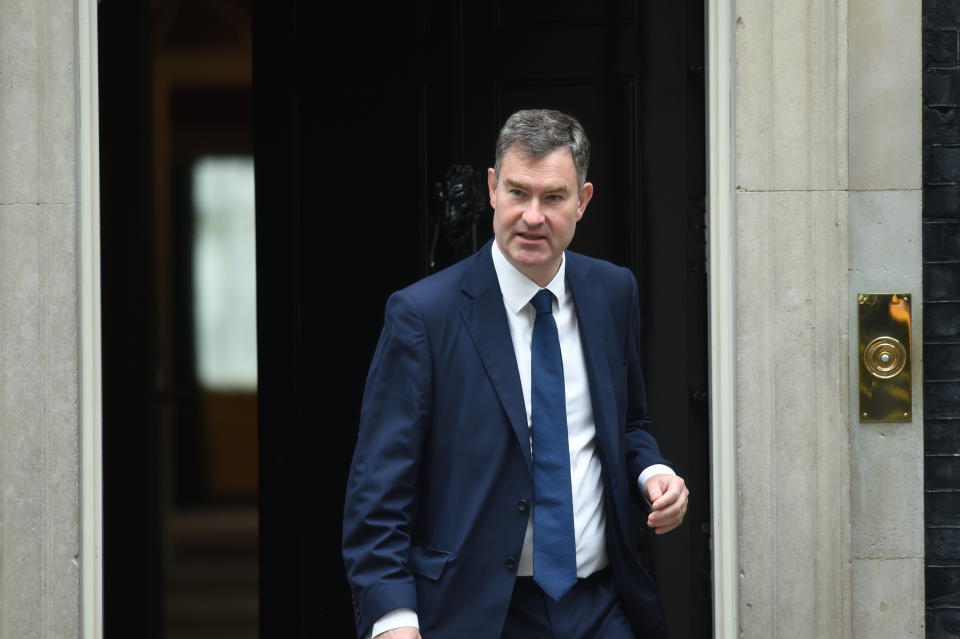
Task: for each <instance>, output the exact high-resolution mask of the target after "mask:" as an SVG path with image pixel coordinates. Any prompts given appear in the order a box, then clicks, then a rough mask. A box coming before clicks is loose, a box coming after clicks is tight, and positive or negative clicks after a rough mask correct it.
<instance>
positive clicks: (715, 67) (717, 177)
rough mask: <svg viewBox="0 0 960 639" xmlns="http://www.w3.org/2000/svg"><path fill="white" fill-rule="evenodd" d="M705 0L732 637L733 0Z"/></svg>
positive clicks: (723, 567)
mask: <svg viewBox="0 0 960 639" xmlns="http://www.w3.org/2000/svg"><path fill="white" fill-rule="evenodd" d="M706 1H707V25H706V30H707V33H706V38H707V158H708V160H707V162H708V174H707V183H708V193H709V202H708V207H707V211H708V213H707V228H708V229H709V231H708V232H709V235H708V247H709V248H708V257H707V268H708V270H709V275H710V283H709V286H710V293H709V301H710V305H709V307H710V360H709V361H710V364H709V366H710V467H711V471H710V473H711V477H710V485H711V506H710V507H711V513H712V530H711V535H712V537H711V539H712V541H713V543H712V550H713V624H714V625H713V627H714V637H716V638H717V639H735V638H736V637H738V636H739V628H738V620H737V615H738V593H739V590H738V589H739V580H738V578H737V573H738V560H737V549H738V535H737V479H736V471H737V421H736V419H737V411H736V391H737V384H736V380H737V378H736V363H737V361H736V356H737V349H736V344H737V342H736V340H737V331H736V319H737V317H736V304H737V297H736V292H737V290H736V248H737V245H736V203H735V201H734V193H735V184H736V183H735V181H734V169H735V156H734V146H733V145H734V138H733V131H734V80H735V75H734V72H735V59H734V31H733V30H734V15H733V2H734V0H706Z"/></svg>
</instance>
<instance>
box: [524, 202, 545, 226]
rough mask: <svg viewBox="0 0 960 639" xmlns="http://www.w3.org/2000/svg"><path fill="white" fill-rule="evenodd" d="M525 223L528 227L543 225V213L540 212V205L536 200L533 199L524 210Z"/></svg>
mask: <svg viewBox="0 0 960 639" xmlns="http://www.w3.org/2000/svg"><path fill="white" fill-rule="evenodd" d="M523 221H524V222H525V223H526V225H527V226H538V225H540V224H543V212H542V211H541V210H540V203H539V202H538V201H537V200H536V198H534V199H531V200H530V202H529V204H527V208H525V209H524V210H523Z"/></svg>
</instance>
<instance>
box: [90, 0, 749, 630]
mask: <svg viewBox="0 0 960 639" xmlns="http://www.w3.org/2000/svg"><path fill="white" fill-rule="evenodd" d="M706 2H707V20H706V22H707V24H706V25H705V34H704V35H705V38H706V45H707V61H708V63H707V86H706V91H707V146H708V148H707V162H708V176H707V179H708V209H707V210H708V213H707V216H708V256H707V263H708V270H709V324H710V327H709V340H710V351H709V355H708V357H709V368H710V371H709V372H710V442H711V452H710V455H711V492H712V494H711V512H712V530H711V533H712V539H713V602H714V603H713V606H714V610H713V619H714V621H713V623H714V636H715V637H723V638H733V637H736V636H737V628H738V623H737V612H738V583H737V547H738V535H737V532H738V531H737V483H736V466H737V464H736V462H737V457H736V281H735V266H736V262H735V254H736V253H735V251H736V235H735V233H736V219H735V207H734V201H733V194H734V185H735V180H734V155H733V150H734V146H733V138H732V134H733V115H734V112H733V108H734V92H733V89H734V80H735V77H734V70H735V64H734V57H733V55H734V34H733V24H734V21H733V6H732V0H706ZM76 9H77V67H78V68H77V78H78V87H77V93H78V100H77V105H78V116H79V136H78V140H77V146H78V151H79V153H78V162H77V164H78V166H77V171H78V178H79V194H78V217H79V246H78V252H79V260H80V300H79V312H80V358H81V370H80V406H79V411H80V422H81V429H80V440H81V441H80V450H81V455H80V468H81V483H80V494H81V504H80V530H81V535H80V538H81V549H80V579H81V583H80V596H81V633H82V636H83V637H85V638H86V639H99V638H100V637H102V636H103V553H102V550H103V548H102V539H103V506H102V468H103V465H102V441H101V424H102V402H101V388H102V382H101V371H100V366H101V355H100V339H101V333H100V238H99V224H100V220H99V210H100V209H99V151H98V149H99V134H98V113H99V107H98V99H97V95H98V78H97V0H77V4H76Z"/></svg>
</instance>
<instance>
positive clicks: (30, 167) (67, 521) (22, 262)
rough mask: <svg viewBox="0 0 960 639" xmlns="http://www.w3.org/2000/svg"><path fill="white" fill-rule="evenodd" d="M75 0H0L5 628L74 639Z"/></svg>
mask: <svg viewBox="0 0 960 639" xmlns="http://www.w3.org/2000/svg"><path fill="white" fill-rule="evenodd" d="M76 15H77V11H76V7H75V3H74V2H72V1H71V0H36V1H24V0H0V141H2V142H0V637H3V638H7V637H9V638H14V637H77V636H79V624H80V603H79V602H80V591H79V511H78V495H79V470H78V465H79V458H78V449H79V413H78V385H79V375H78V365H79V359H78V357H79V341H78V328H79V327H78V308H79V306H78V269H79V261H78V255H77V190H78V189H77V187H78V185H77V172H76V148H77V124H76V122H77V106H76V95H77V94H76V77H75V70H76V32H77V25H76Z"/></svg>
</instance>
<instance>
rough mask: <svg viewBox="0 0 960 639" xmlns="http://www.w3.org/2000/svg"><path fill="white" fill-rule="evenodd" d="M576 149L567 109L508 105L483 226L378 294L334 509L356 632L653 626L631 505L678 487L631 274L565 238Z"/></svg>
mask: <svg viewBox="0 0 960 639" xmlns="http://www.w3.org/2000/svg"><path fill="white" fill-rule="evenodd" d="M588 163H589V142H588V141H587V138H586V135H585V134H584V132H583V129H582V127H581V126H580V124H579V122H577V121H576V120H575V119H574V118H572V117H571V116H568V115H566V114H563V113H559V112H556V111H547V110H529V111H519V112H517V113H515V114H514V115H512V116H511V117H510V118H509V119H508V120H507V122H506V124H505V125H504V127H503V129H502V130H501V132H500V136H499V138H498V140H497V151H496V164H495V168H492V169H489V170H488V186H489V190H490V203H491V205H492V206H493V209H494V219H493V229H494V236H495V237H494V240H493V241H491V242H489V243H487V245H485V246H484V247H483V248H482V249H481V250H480V251H479V252H478V253H476V254H475V255H474V256H472V257H470V258H467V259H466V260H463V261H461V262H459V263H457V264H455V265H454V266H452V267H450V268H447V269H445V270H443V271H441V272H439V273H436V274H434V275H432V276H430V277H427V278H425V279H423V280H421V281H419V282H417V283H415V284H413V285H412V286H409V287H407V288H405V289H403V290H401V291H398V292H396V293H394V294H393V295H391V297H390V299H389V300H388V302H387V309H386V316H385V321H384V327H383V331H382V333H381V336H380V341H379V343H378V345H377V349H376V353H375V354H374V358H373V362H372V364H371V366H370V372H369V376H368V378H367V383H366V386H365V389H364V396H363V407H362V411H361V419H360V422H361V423H360V433H359V439H358V442H357V447H356V452H355V455H354V459H353V465H352V467H351V472H350V480H349V484H348V489H347V503H346V508H345V513H344V523H343V527H344V532H343V555H344V560H345V563H346V568H347V576H348V579H349V581H350V585H351V589H352V591H353V602H354V614H355V618H356V622H357V631H358V636H359V637H361V638H364V637H379V638H380V639H416V638H419V637H421V636H422V637H423V638H424V639H453V638H458V639H459V638H466V639H497V638H503V639H514V638H515V639H547V638H551V639H588V638H596V639H633V638H634V637H638V638H644V639H645V638H651V637H652V638H657V639H659V638H661V637H665V636H666V629H665V624H664V620H663V615H662V611H661V608H660V603H659V599H658V595H657V592H656V587H655V585H654V584H653V583H652V581H651V580H650V578H649V576H648V575H647V573H646V572H645V571H644V570H643V568H642V566H641V565H640V563H639V560H638V557H637V554H636V553H637V543H638V540H639V531H638V530H637V529H636V524H635V521H634V518H633V517H632V516H631V510H632V503H634V502H639V503H643V502H644V501H645V502H646V503H647V504H648V506H649V513H648V516H647V518H646V525H647V526H648V527H650V528H653V529H654V531H655V532H656V533H658V534H659V533H664V532H667V531H669V530H672V529H673V528H675V527H677V526H678V525H680V523H681V522H682V520H683V515H684V513H685V512H686V507H687V495H688V492H687V489H686V487H685V485H684V482H683V480H682V479H681V478H680V477H678V476H677V475H676V474H675V473H674V471H673V469H672V468H671V467H670V465H669V463H668V462H667V461H666V460H664V459H663V457H662V456H661V455H660V451H659V449H658V447H657V444H656V442H655V441H654V439H653V437H652V436H651V435H650V433H649V432H648V431H647V426H648V424H649V419H648V418H647V411H646V398H645V392H644V386H643V377H642V374H641V370H640V354H639V344H640V319H639V309H638V296H637V284H636V280H635V278H634V277H633V275H632V273H630V271H628V270H627V269H625V268H622V267H617V266H614V265H612V264H610V263H608V262H604V261H601V260H596V259H592V258H589V257H585V256H583V255H579V254H576V253H573V252H572V251H566V248H567V246H568V245H569V243H570V241H571V239H572V238H573V234H574V230H575V228H576V224H577V222H578V221H579V220H580V218H581V217H582V216H583V213H584V210H585V209H586V207H587V204H588V203H589V202H590V198H591V197H592V195H593V185H592V184H590V183H589V182H587V181H586V173H587V165H588ZM421 633H422V635H421Z"/></svg>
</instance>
